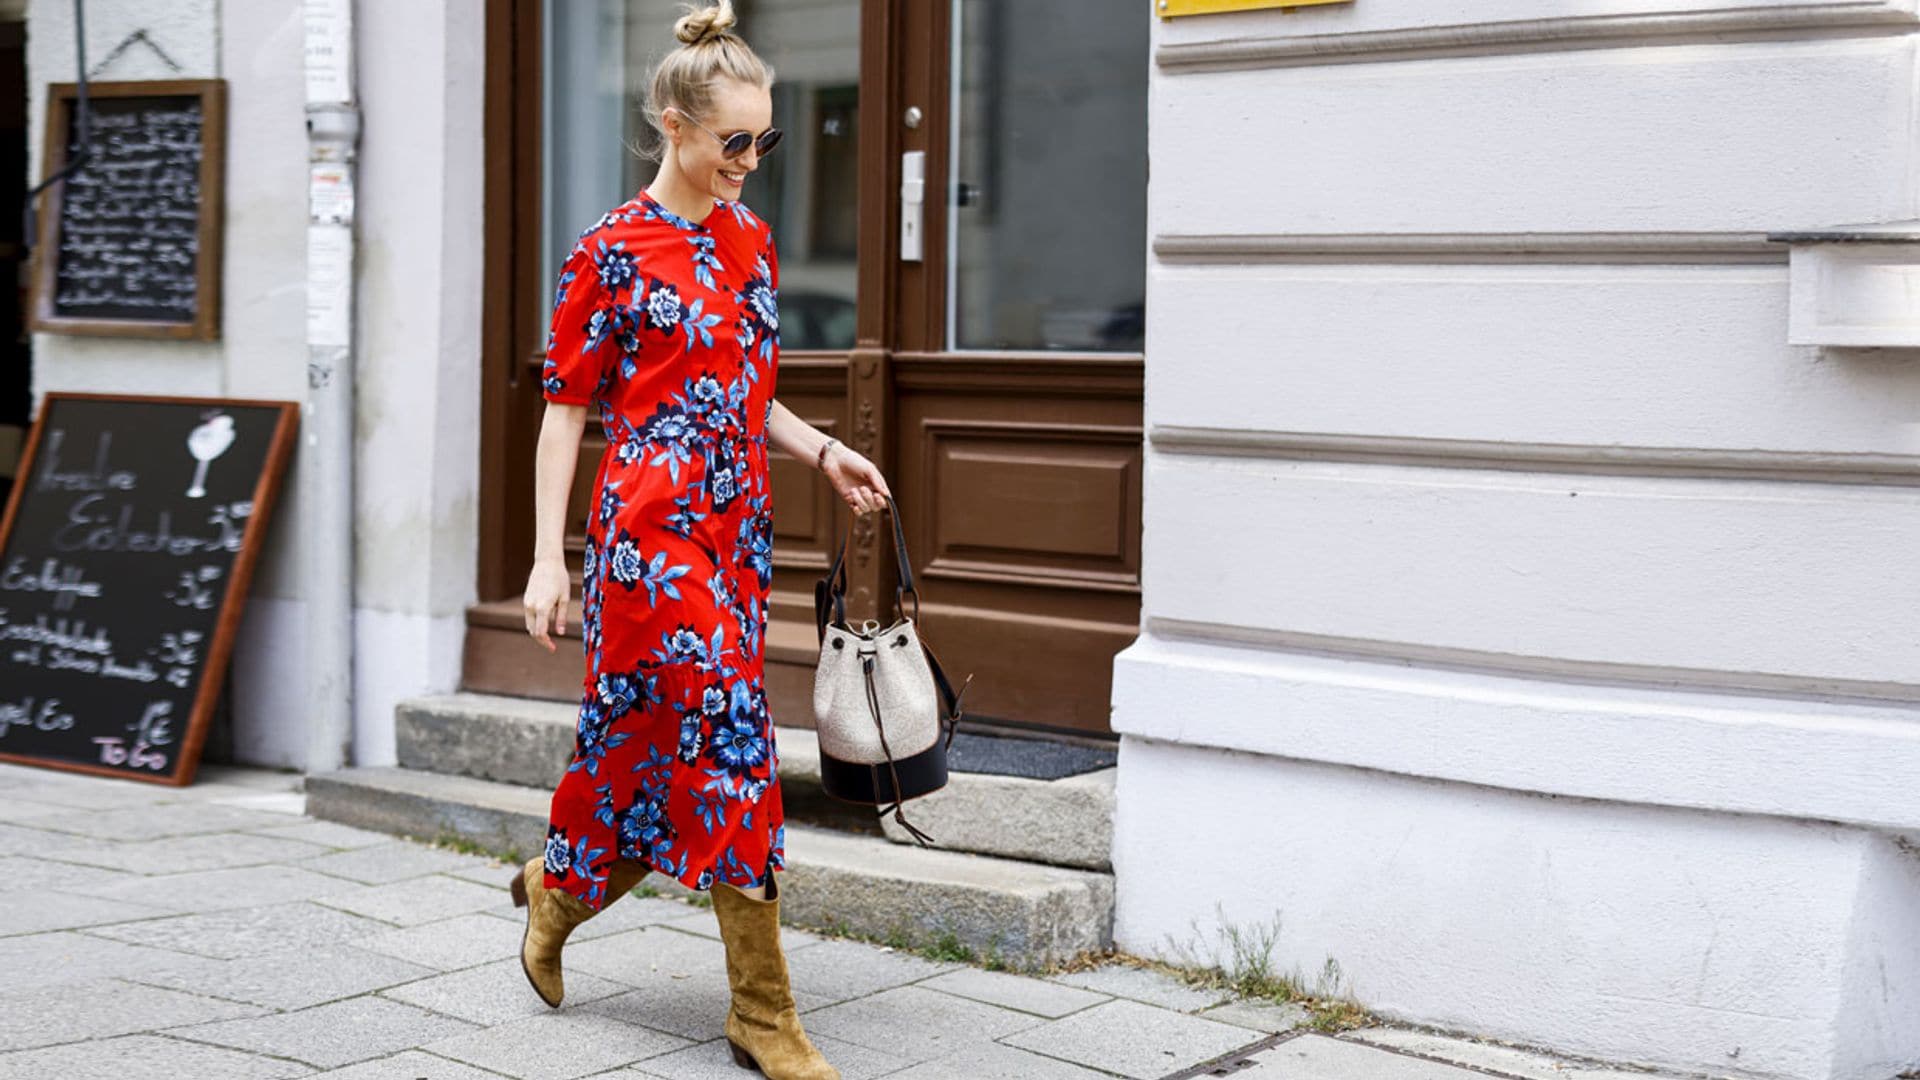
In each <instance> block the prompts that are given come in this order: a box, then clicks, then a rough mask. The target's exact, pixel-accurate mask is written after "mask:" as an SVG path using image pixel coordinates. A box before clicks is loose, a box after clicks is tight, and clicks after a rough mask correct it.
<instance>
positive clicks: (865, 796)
mask: <svg viewBox="0 0 1920 1080" xmlns="http://www.w3.org/2000/svg"><path fill="white" fill-rule="evenodd" d="M893 764H894V767H895V768H896V769H898V770H899V773H900V786H901V787H903V788H905V789H906V790H905V791H904V792H903V793H901V795H900V798H901V799H916V798H919V797H920V796H922V795H926V794H930V793H932V792H935V791H938V790H940V789H941V788H943V787H946V786H947V747H946V745H945V744H944V743H939V742H936V743H934V744H933V745H932V746H929V747H927V748H926V749H925V750H922V751H920V752H919V753H917V754H915V755H913V756H912V757H907V758H896V759H894V763H893ZM820 788H821V790H823V791H825V792H826V793H827V794H828V795H830V796H832V797H833V798H836V799H839V800H840V801H842V802H852V803H862V804H864V805H867V806H879V805H882V804H892V803H893V802H894V801H895V799H894V794H893V777H892V776H890V775H888V771H887V763H886V762H884V761H883V762H881V763H879V764H878V765H856V764H854V763H853V762H851V761H841V760H840V759H838V758H835V757H831V756H829V755H827V754H826V753H824V752H823V753H821V755H820Z"/></svg>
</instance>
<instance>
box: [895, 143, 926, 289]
mask: <svg viewBox="0 0 1920 1080" xmlns="http://www.w3.org/2000/svg"><path fill="white" fill-rule="evenodd" d="M926 208H927V152H926V151H925V150H908V151H907V152H906V153H903V154H901V155H900V261H901V262H920V261H921V259H922V257H923V256H922V252H923V251H924V250H925V246H926V245H925V241H924V236H923V230H924V226H925V221H926V219H925V214H926Z"/></svg>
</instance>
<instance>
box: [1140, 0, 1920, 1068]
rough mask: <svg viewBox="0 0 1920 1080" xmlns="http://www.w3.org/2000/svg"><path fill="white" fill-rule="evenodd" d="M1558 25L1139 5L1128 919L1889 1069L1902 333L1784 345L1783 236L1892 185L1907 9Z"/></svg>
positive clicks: (1784, 1059)
mask: <svg viewBox="0 0 1920 1080" xmlns="http://www.w3.org/2000/svg"><path fill="white" fill-rule="evenodd" d="M1551 8H1552V10H1551V11H1550V12H1547V13H1546V14H1545V15H1544V16H1543V14H1542V5H1538V4H1534V3H1527V2H1524V0H1472V2H1468V0H1362V2H1359V3H1354V4H1352V5H1339V6H1334V7H1326V8H1307V9H1300V10H1297V11H1295V12H1292V13H1289V14H1282V13H1279V12H1272V11H1269V12H1249V13H1242V14H1234V15H1222V16H1209V17H1196V18H1187V19H1180V20H1174V21H1170V22H1158V21H1157V20H1156V26H1155V30H1154V34H1155V46H1156V62H1155V65H1154V68H1153V71H1152V73H1151V75H1150V84H1151V95H1152V96H1151V107H1150V124H1149V130H1150V139H1151V161H1152V182H1151V185H1150V187H1149V210H1148V220H1149V231H1150V233H1151V234H1152V236H1153V238H1154V246H1155V255H1154V257H1153V258H1152V259H1151V260H1150V264H1149V270H1148V310H1149V311H1150V312H1151V313H1152V318H1151V319H1149V322H1148V341H1147V400H1146V413H1147V421H1148V430H1149V442H1148V450H1147V468H1146V496H1145V497H1146V503H1145V510H1146V527H1145V537H1144V553H1143V555H1144V585H1145V594H1144V602H1145V614H1144V623H1145V630H1146V632H1145V633H1144V634H1143V635H1142V636H1141V638H1140V639H1139V640H1138V641H1137V642H1136V643H1135V644H1134V645H1133V646H1131V647H1130V648H1129V649H1128V650H1126V651H1125V652H1124V653H1122V654H1121V656H1120V658H1119V659H1118V660H1117V661H1116V664H1115V685H1114V725H1115V728H1116V730H1118V731H1119V732H1120V733H1121V734H1122V736H1123V743H1122V745H1123V750H1122V755H1121V761H1120V781H1119V783H1120V788H1119V813H1118V818H1117V822H1116V830H1117V831H1116V838H1115V854H1114V862H1115V868H1116V873H1117V874H1118V878H1119V894H1118V904H1119V907H1118V912H1117V919H1116V935H1117V937H1118V938H1119V940H1120V944H1121V945H1122V946H1123V947H1126V948H1129V949H1132V950H1135V951H1140V952H1146V953H1159V952H1166V951H1169V949H1170V947H1171V943H1172V942H1175V941H1179V940H1181V939H1183V938H1185V937H1187V936H1189V935H1191V934H1193V933H1194V932H1195V931H1194V927H1195V926H1198V928H1199V932H1200V933H1201V934H1202V935H1203V936H1204V935H1209V934H1214V933H1217V932H1218V931H1219V928H1220V920H1221V919H1222V918H1223V917H1224V918H1225V919H1227V920H1230V921H1232V922H1235V923H1240V924H1247V923H1254V922H1259V921H1263V920H1265V919H1267V918H1270V917H1273V916H1276V915H1277V916H1278V917H1279V918H1281V919H1282V920H1283V924H1284V927H1285V929H1284V931H1283V934H1282V946H1281V948H1282V951H1283V953H1284V955H1283V956H1281V957H1279V958H1278V959H1280V960H1281V961H1282V964H1283V966H1286V965H1298V966H1299V967H1300V968H1301V969H1302V970H1303V971H1306V972H1312V971H1315V970H1317V969H1318V968H1319V966H1320V964H1321V962H1322V961H1323V960H1324V959H1325V958H1326V957H1328V956H1331V957H1333V958H1334V959H1335V960H1336V961H1338V963H1339V964H1340V965H1341V967H1342V968H1343V970H1344V971H1345V972H1346V973H1347V974H1348V975H1349V976H1351V978H1352V980H1353V989H1354V990H1355V991H1356V993H1357V994H1358V995H1359V997H1360V999H1361V1000H1362V1002H1363V1003H1364V1004H1367V1005H1368V1006H1370V1007H1373V1008H1374V1009H1376V1010H1377V1011H1380V1012H1382V1013H1383V1014H1386V1015H1389V1016H1395V1017H1400V1018H1405V1019H1409V1020H1415V1021H1421V1022H1427V1023H1434V1024H1440V1025H1445V1026H1453V1027H1459V1028H1464V1029H1469V1030H1474V1031H1479V1032H1485V1033H1490V1034H1495V1035H1500V1036H1503V1037H1507V1038H1512V1039H1518V1040H1523V1041H1528V1042H1533V1043H1540V1044H1545V1045H1549V1046H1554V1047H1557V1048H1560V1049H1563V1050H1567V1051H1573V1052H1584V1053H1591V1054H1597V1055H1601V1056H1607V1057H1613V1058H1619V1059H1624V1060H1630V1061H1637V1062H1644V1063H1647V1064H1652V1065H1661V1066H1667V1067H1679V1068H1687V1069H1699V1070H1711V1071H1714V1072H1716V1073H1728V1074H1734V1075H1744V1076H1754V1077H1760V1076H1767V1077H1793V1078H1807V1080H1816V1078H1817V1080H1832V1078H1849V1080H1853V1078H1858V1080H1867V1078H1876V1080H1878V1078H1884V1077H1887V1076H1890V1075H1892V1074H1893V1073H1895V1072H1898V1071H1900V1070H1901V1069H1902V1068H1906V1067H1911V1066H1913V1065H1916V1064H1920V859H1916V857H1915V855H1914V850H1915V849H1914V847H1913V846H1912V845H1911V843H1909V842H1907V841H1906V840H1905V839H1903V837H1905V836H1907V835H1910V834H1920V798H1916V797H1914V796H1913V795H1912V794H1911V791H1912V789H1914V788H1915V786H1916V785H1915V783H1914V779H1915V777H1917V776H1920V615H1916V612H1920V575H1916V574H1914V572H1913V570H1912V566H1913V558H1912V550H1913V543H1914V539H1915V537H1916V536H1920V357H1916V356H1913V355H1908V354H1905V353H1897V352H1886V351H1877V352H1876V351H1863V350H1853V351H1822V350H1817V349H1812V348H1800V347H1793V346H1789V345H1788V344H1787V333H1786V331H1787V326H1786V323H1787V319H1786V314H1787V306H1788V291H1787V286H1788V282H1787V274H1786V260H1785V253H1784V250H1782V249H1781V248H1779V247H1778V246H1777V245H1772V244H1769V243H1768V242H1767V241H1766V240H1765V234H1766V233H1767V232H1770V231H1776V230H1788V229H1795V228H1802V227H1813V226H1819V225H1832V224H1839V223H1850V222H1867V221H1880V220H1890V219H1898V218H1905V217H1910V216H1913V215H1914V214H1915V213H1916V210H1917V209H1920V205H1917V204H1920V182H1917V181H1916V180H1915V176H1916V175H1920V174H1917V173H1916V164H1920V163H1917V162H1916V160H1915V147H1916V142H1915V139H1914V135H1915V125H1916V118H1917V112H1916V104H1917V100H1916V95H1915V86H1916V77H1920V63H1916V42H1917V41H1920V19H1916V14H1915V5H1914V4H1913V3H1912V2H1911V0H1888V2H1878V0H1868V2H1863V3H1852V2H1842V0H1828V2H1813V3H1796V2H1792V0H1770V2H1765V3H1748V2H1742V3H1738V4H1734V3H1705V2H1692V3H1686V2H1679V3H1675V2H1660V0H1583V2H1581V3H1578V4H1559V5H1551ZM1216 900H1218V901H1219V904H1220V907H1219V908H1218V909H1217V910H1216V908H1215V906H1214V905H1215V901H1216Z"/></svg>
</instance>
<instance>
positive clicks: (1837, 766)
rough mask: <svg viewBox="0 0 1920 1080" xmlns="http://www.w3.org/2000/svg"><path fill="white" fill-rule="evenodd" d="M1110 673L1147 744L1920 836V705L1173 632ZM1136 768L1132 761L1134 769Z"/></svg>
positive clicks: (1148, 640)
mask: <svg viewBox="0 0 1920 1080" xmlns="http://www.w3.org/2000/svg"><path fill="white" fill-rule="evenodd" d="M1164 628H1166V626H1165V624H1164V623H1163V624H1161V625H1159V626H1154V625H1150V626H1149V627H1148V629H1149V631H1150V632H1149V633H1145V634H1142V635H1141V636H1140V637H1139V638H1137V639H1136V640H1135V641H1134V643H1133V644H1132V645H1129V646H1128V647H1127V648H1126V649H1125V650H1123V651H1122V652H1121V653H1120V654H1119V656H1117V657H1116V658H1115V660H1114V689H1113V728H1114V731H1115V732H1117V733H1119V734H1121V735H1123V736H1126V737H1128V738H1147V739H1154V740H1158V741H1163V742H1169V743H1177V744H1181V745H1187V746H1203V747H1211V748H1215V749H1220V750H1229V751H1240V752H1244V753H1251V754H1262V755H1268V756H1272V757H1279V758H1288V759H1293V760H1299V761H1317V762H1324V763H1327V764H1333V765H1343V766H1349V767H1354V768H1362V769H1374V770H1380V771H1383V772H1389V773H1397V774H1400V775H1404V776H1413V777H1422V778H1428V779H1434V780H1443V781H1450V782H1454V783H1466V784H1477V785H1483V786H1487V787H1494V788H1503V789H1507V790H1512V791H1523V792H1535V793H1541V794H1548V795H1556V796H1561V797H1572V798H1586V799H1599V800H1605V801H1608V802H1620V803H1642V804H1655V805H1667V806H1677V807H1687V808H1693V809H1701V810H1710V811H1718V812H1731V813H1746V814H1762V815H1769V816H1779V817H1787V818H1797V819H1802V820H1806V819H1812V820H1823V821H1840V822H1847V823H1850V824H1857V825H1864V826H1868V827H1878V828H1896V829H1920V789H1915V788H1914V787H1913V785H1911V784H1909V783H1906V782H1905V779H1904V778H1905V777H1907V776H1910V775H1912V771H1913V770H1914V769H1920V726H1916V725H1915V724H1914V722H1913V715H1914V714H1913V709H1912V708H1911V707H1910V706H1907V705H1904V704H1900V705H1891V706H1890V705H1888V704H1887V703H1885V702H1878V703H1861V704H1852V703H1847V702H1835V701H1824V700H1823V701H1816V702H1803V701H1796V700H1791V699H1785V698H1782V697H1779V696H1773V697H1766V698H1762V697H1756V696H1751V695H1737V694H1727V693H1715V692H1689V691H1683V690H1676V689H1673V688H1668V687H1648V686H1639V687H1632V688H1627V689H1617V688H1611V687H1609V688H1589V689H1587V690H1585V691H1583V692H1570V691H1569V688H1567V687H1565V686H1558V685H1555V684H1554V683H1553V682H1550V681H1540V680H1536V679H1511V678H1501V677H1499V675H1498V674H1495V675H1491V676H1490V675H1488V674H1483V673H1470V674H1463V673H1460V672H1456V671H1447V670H1440V669H1437V668H1431V667H1422V666H1416V665H1409V664H1406V663H1385V662H1380V661H1379V660H1377V659H1374V660H1369V659H1367V658H1359V659H1355V658H1342V657H1323V656H1314V655H1308V654H1305V653H1298V652H1294V653H1281V652H1267V651H1256V650H1254V649H1250V648H1247V647H1245V645H1240V646H1239V647H1234V645H1235V643H1230V642H1222V643H1214V642H1203V641H1198V640H1180V639H1176V638H1171V637H1165V636H1161V635H1160V633H1159V631H1160V630H1161V629H1164ZM1123 764H1124V763H1123Z"/></svg>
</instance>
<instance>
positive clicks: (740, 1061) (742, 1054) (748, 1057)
mask: <svg viewBox="0 0 1920 1080" xmlns="http://www.w3.org/2000/svg"><path fill="white" fill-rule="evenodd" d="M727 1049H729V1050H732V1051H733V1063H734V1064H735V1065H738V1066H740V1067H741V1068H743V1069H752V1070H753V1071H754V1072H759V1071H760V1063H759V1062H757V1061H755V1060H753V1055H752V1054H749V1053H747V1052H746V1051H745V1050H742V1049H740V1044H739V1043H737V1042H734V1041H733V1040H732V1039H728V1040H727Z"/></svg>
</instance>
